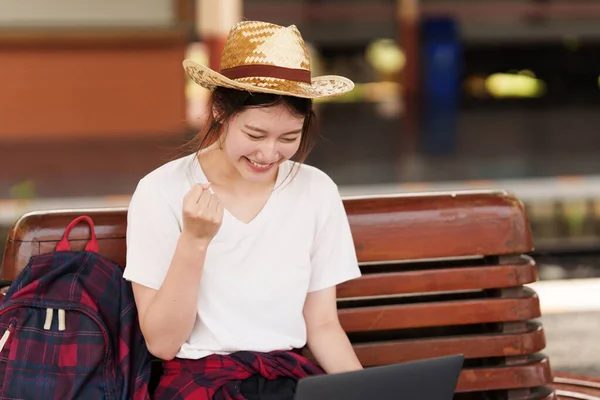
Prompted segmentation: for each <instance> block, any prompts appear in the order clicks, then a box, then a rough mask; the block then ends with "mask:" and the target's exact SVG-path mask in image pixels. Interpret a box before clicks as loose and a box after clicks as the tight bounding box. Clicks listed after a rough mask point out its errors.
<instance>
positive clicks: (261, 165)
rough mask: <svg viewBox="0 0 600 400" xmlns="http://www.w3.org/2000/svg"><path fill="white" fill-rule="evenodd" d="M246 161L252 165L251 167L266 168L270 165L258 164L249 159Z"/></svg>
mask: <svg viewBox="0 0 600 400" xmlns="http://www.w3.org/2000/svg"><path fill="white" fill-rule="evenodd" d="M248 161H250V162H251V163H252V165H254V166H255V167H258V168H268V167H270V166H271V164H259V163H257V162H256V161H252V160H250V159H248Z"/></svg>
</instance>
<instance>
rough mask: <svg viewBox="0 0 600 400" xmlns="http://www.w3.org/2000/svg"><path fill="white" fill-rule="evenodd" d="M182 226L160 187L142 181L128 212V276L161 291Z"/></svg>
mask: <svg viewBox="0 0 600 400" xmlns="http://www.w3.org/2000/svg"><path fill="white" fill-rule="evenodd" d="M180 232H181V229H180V226H179V222H178V219H177V217H176V215H175V213H174V211H173V209H172V207H171V206H170V205H169V204H168V202H167V201H166V199H165V198H164V196H163V195H162V193H161V191H160V189H159V188H158V187H156V185H152V184H151V182H147V181H144V180H142V181H140V183H139V184H138V186H137V188H136V190H135V192H134V194H133V196H132V198H131V202H130V204H129V210H128V213H127V236H126V241H127V259H126V265H125V272H124V274H123V276H124V278H125V279H127V280H129V281H132V282H136V283H139V284H141V285H144V286H147V287H149V288H152V289H155V290H158V289H160V286H161V285H162V282H163V281H164V279H165V276H166V275H167V271H168V270H169V266H170V265H171V260H172V258H173V254H174V253H175V247H176V246H177V242H178V240H179V235H180Z"/></svg>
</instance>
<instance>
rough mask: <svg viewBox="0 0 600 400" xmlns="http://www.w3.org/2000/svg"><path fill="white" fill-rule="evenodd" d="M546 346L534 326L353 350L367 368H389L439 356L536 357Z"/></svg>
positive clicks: (359, 346)
mask: <svg viewBox="0 0 600 400" xmlns="http://www.w3.org/2000/svg"><path fill="white" fill-rule="evenodd" d="M545 346H546V341H545V337H544V330H543V329H542V326H541V325H539V324H531V325H530V327H529V330H528V331H527V332H523V333H518V334H517V333H510V334H506V333H504V334H503V333H498V334H483V335H461V336H455V337H440V338H432V339H418V340H417V339H411V340H398V341H385V342H374V343H360V344H355V345H354V350H355V351H356V354H357V356H358V358H359V359H360V361H361V363H362V364H363V365H364V366H378V365H387V364H394V363H400V362H407V361H413V360H421V359H426V358H435V357H439V356H445V355H452V354H463V355H464V356H465V358H467V359H473V358H489V357H510V356H519V355H529V354H534V353H537V352H539V351H541V350H542V349H544V347H545Z"/></svg>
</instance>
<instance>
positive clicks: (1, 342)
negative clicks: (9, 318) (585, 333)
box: [0, 322, 15, 353]
mask: <svg viewBox="0 0 600 400" xmlns="http://www.w3.org/2000/svg"><path fill="white" fill-rule="evenodd" d="M14 326H15V323H14V322H13V323H11V324H10V325H9V326H8V328H6V330H5V331H4V334H3V335H2V337H1V338H0V353H2V350H4V346H6V342H8V338H9V337H10V334H11V333H12V330H13V328H14Z"/></svg>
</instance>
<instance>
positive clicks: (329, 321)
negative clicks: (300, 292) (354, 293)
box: [304, 286, 363, 374]
mask: <svg viewBox="0 0 600 400" xmlns="http://www.w3.org/2000/svg"><path fill="white" fill-rule="evenodd" d="M304 319H305V321H306V330H307V339H308V348H309V349H310V351H311V353H312V354H313V356H314V357H315V358H316V360H317V362H318V363H319V364H320V365H321V367H322V368H323V369H324V370H325V372H327V373H328V374H333V373H339V372H347V371H354V370H359V369H362V368H363V367H362V365H361V364H360V361H359V360H358V358H357V357H356V354H355V353H354V349H353V348H352V345H351V344H350V341H349V340H348V336H347V335H346V332H344V329H342V326H341V325H340V321H339V319H338V314H337V303H336V288H335V286H333V287H330V288H327V289H323V290H318V291H315V292H311V293H309V294H308V296H307V297H306V302H305V304H304Z"/></svg>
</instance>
